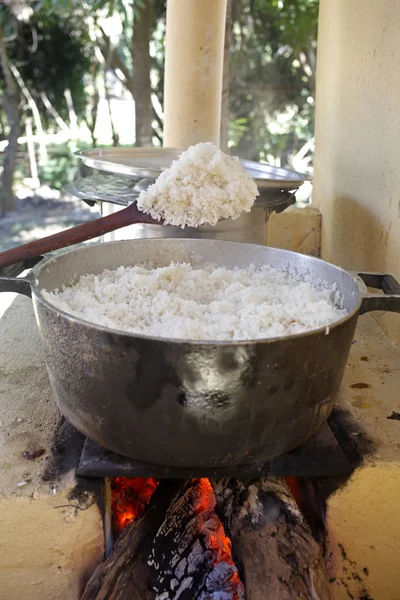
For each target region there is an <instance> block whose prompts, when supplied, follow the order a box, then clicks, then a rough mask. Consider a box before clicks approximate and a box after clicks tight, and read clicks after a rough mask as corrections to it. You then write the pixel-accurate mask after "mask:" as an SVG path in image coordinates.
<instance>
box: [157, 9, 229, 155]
mask: <svg viewBox="0 0 400 600" xmlns="http://www.w3.org/2000/svg"><path fill="white" fill-rule="evenodd" d="M226 3H227V0H201V2H200V1H199V0H168V2H167V33H166V50H165V100H164V105H165V106H164V146H165V147H175V148H182V149H185V148H187V147H188V146H190V145H192V144H197V143H199V142H206V141H209V142H213V143H215V144H217V145H219V141H220V129H221V98H222V74H223V59H224V40H225V20H226Z"/></svg>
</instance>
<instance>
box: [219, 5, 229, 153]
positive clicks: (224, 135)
mask: <svg viewBox="0 0 400 600" xmlns="http://www.w3.org/2000/svg"><path fill="white" fill-rule="evenodd" d="M231 34H232V0H227V3H226V23H225V45H224V71H223V79H222V103H221V142H220V147H221V150H222V151H223V152H226V151H227V149H228V136H229V84H230V72H229V65H230V62H231V60H230V59H231Z"/></svg>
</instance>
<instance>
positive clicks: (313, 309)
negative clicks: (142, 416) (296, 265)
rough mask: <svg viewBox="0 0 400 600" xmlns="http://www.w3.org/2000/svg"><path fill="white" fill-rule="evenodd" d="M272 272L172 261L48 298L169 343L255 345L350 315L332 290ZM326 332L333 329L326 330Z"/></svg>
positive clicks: (91, 278)
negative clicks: (336, 301)
mask: <svg viewBox="0 0 400 600" xmlns="http://www.w3.org/2000/svg"><path fill="white" fill-rule="evenodd" d="M325 287H326V289H325V290H322V289H321V290H320V289H318V290H317V289H315V288H314V287H313V286H312V285H311V284H310V283H307V282H305V281H300V280H299V279H296V278H295V277H294V276H293V275H289V274H288V273H287V272H285V271H280V270H277V269H274V268H272V267H270V266H263V267H261V268H256V267H254V266H251V267H249V268H247V269H238V268H236V269H228V268H226V267H221V266H215V265H214V266H213V265H207V266H205V267H204V268H194V267H192V266H191V265H190V264H174V263H171V264H170V265H169V266H167V267H162V268H157V269H146V268H144V267H119V268H118V269H116V270H113V271H104V272H103V273H102V274H101V275H85V276H83V277H81V278H80V279H79V281H78V282H77V283H76V284H75V285H73V286H71V287H67V288H65V289H63V290H62V291H58V290H55V291H54V292H46V291H44V292H43V296H44V298H45V299H47V300H48V301H49V302H50V303H51V304H53V305H55V306H57V307H58V308H59V309H61V310H63V311H65V312H67V313H69V314H72V315H75V316H77V317H80V318H82V319H85V320H87V321H90V322H92V323H96V324H98V325H102V326H105V327H111V328H113V329H119V330H122V331H127V332H132V333H140V334H146V335H151V336H157V337H164V338H175V339H191V340H253V339H257V338H270V337H279V336H287V335H291V334H295V333H301V332H304V331H308V330H312V329H316V328H319V327H326V328H328V326H329V325H331V324H332V323H333V322H334V321H337V320H338V319H340V318H341V317H343V316H344V315H345V314H346V311H345V310H343V309H339V308H337V307H335V306H334V304H333V302H332V300H331V298H332V297H333V296H334V292H335V290H333V288H331V289H328V287H327V286H325ZM328 331H329V329H328Z"/></svg>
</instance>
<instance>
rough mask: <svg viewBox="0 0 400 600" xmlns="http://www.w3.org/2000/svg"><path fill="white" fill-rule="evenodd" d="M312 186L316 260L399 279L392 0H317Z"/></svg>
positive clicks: (398, 126)
mask: <svg viewBox="0 0 400 600" xmlns="http://www.w3.org/2000/svg"><path fill="white" fill-rule="evenodd" d="M314 184H315V185H314V202H315V206H316V207H317V208H319V209H320V211H321V212H322V255H323V257H324V258H325V259H326V260H328V261H331V262H334V263H336V264H339V265H341V266H343V267H345V268H350V269H365V270H377V271H390V272H391V273H392V274H393V275H395V276H397V278H398V279H399V278H400V0H320V23H319V39H318V70H317V115H316V155H315V181H314ZM394 320H395V321H396V325H399V331H400V317H397V316H396V317H395V319H394Z"/></svg>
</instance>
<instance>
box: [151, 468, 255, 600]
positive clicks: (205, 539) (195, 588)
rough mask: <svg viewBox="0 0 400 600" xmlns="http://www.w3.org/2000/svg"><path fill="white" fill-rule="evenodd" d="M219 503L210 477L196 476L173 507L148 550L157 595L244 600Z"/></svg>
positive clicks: (173, 599)
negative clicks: (222, 523) (216, 508)
mask: <svg viewBox="0 0 400 600" xmlns="http://www.w3.org/2000/svg"><path fill="white" fill-rule="evenodd" d="M215 504H216V501H215V496H214V493H213V489H212V487H211V484H210V482H209V480H208V479H192V480H190V481H188V482H187V483H186V485H185V488H184V490H183V493H182V494H181V495H180V496H179V497H178V498H177V499H176V501H175V502H174V503H173V504H172V505H171V507H170V508H169V510H168V512H167V514H166V517H165V521H164V523H163V524H162V526H161V527H160V529H159V531H158V533H157V535H156V537H155V539H154V542H153V544H152V547H151V551H150V560H149V564H150V566H151V583H152V587H153V589H154V590H155V591H156V592H157V598H158V599H160V600H161V599H163V600H164V598H165V600H194V599H198V600H244V588H243V584H242V583H241V581H240V580H239V577H238V572H237V567H236V565H235V564H234V563H233V560H232V556H231V552H230V550H231V548H230V541H229V540H228V539H227V538H226V536H225V532H224V530H223V527H222V525H221V522H220V521H219V519H218V518H217V515H216V513H215V510H214V508H215Z"/></svg>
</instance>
